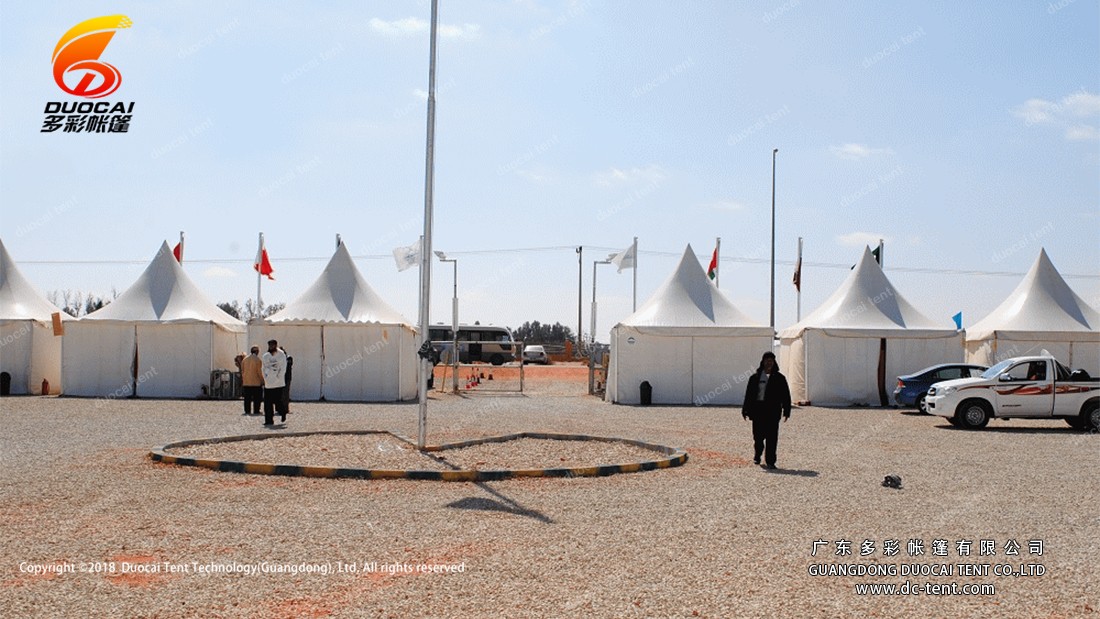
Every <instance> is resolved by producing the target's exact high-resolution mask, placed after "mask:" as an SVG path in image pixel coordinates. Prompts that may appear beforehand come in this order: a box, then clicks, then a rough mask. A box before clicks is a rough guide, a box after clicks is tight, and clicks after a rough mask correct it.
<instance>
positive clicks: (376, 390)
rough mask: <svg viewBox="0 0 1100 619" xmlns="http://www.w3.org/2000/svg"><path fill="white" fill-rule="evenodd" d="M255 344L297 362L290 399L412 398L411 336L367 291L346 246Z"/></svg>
mask: <svg viewBox="0 0 1100 619" xmlns="http://www.w3.org/2000/svg"><path fill="white" fill-rule="evenodd" d="M249 339H250V340H251V342H252V344H253V345H258V346H260V349H261V350H266V349H267V346H266V342H267V340H270V339H275V340H278V341H279V345H280V346H282V347H283V348H285V349H286V351H287V353H288V354H289V355H290V356H292V357H293V358H294V369H293V374H292V380H291V384H290V389H291V398H293V399H295V400H321V399H324V400H336V401H356V402H393V401H398V400H411V399H414V398H415V397H416V386H417V385H416V375H417V356H416V350H417V338H416V330H415V329H414V328H413V327H412V326H411V325H410V324H409V322H408V321H407V320H405V318H404V317H403V316H402V315H401V314H400V313H399V312H398V311H397V310H395V309H393V308H392V307H390V305H389V304H387V303H386V302H385V301H384V300H383V299H382V297H380V296H378V293H376V292H375V291H374V289H373V288H371V286H370V284H368V283H367V280H366V279H364V278H363V275H362V273H360V272H359V269H358V268H356V266H355V263H354V262H353V261H352V259H351V255H350V254H349V253H348V250H347V247H345V246H344V244H343V243H341V244H340V245H339V247H337V248H336V253H334V254H333V256H332V259H331V260H329V263H328V265H327V266H326V267H325V270H324V271H323V272H322V273H321V276H320V277H318V278H317V280H316V281H315V282H313V284H312V285H311V286H310V287H309V288H308V289H307V290H306V291H305V292H304V293H302V295H301V296H299V297H298V298H297V299H295V300H294V301H292V302H290V303H288V304H287V306H286V307H285V308H283V309H282V310H281V311H279V312H278V313H276V314H274V315H273V316H270V317H269V318H267V319H266V320H265V321H264V322H263V323H253V324H252V325H250V327H249Z"/></svg>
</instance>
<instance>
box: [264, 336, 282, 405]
mask: <svg viewBox="0 0 1100 619" xmlns="http://www.w3.org/2000/svg"><path fill="white" fill-rule="evenodd" d="M263 363H264V425H265V426H270V425H274V423H275V408H276V407H278V409H279V412H280V413H282V416H283V419H282V420H283V421H286V409H285V408H283V389H284V388H285V386H286V353H284V352H283V351H281V350H279V342H277V341H275V340H268V342H267V352H265V353H264V356H263Z"/></svg>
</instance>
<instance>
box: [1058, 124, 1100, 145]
mask: <svg viewBox="0 0 1100 619" xmlns="http://www.w3.org/2000/svg"><path fill="white" fill-rule="evenodd" d="M1066 139H1067V140H1069V141H1071V142H1087V141H1089V140H1100V130H1097V129H1096V127H1093V126H1092V125H1074V126H1072V127H1069V128H1068V129H1066Z"/></svg>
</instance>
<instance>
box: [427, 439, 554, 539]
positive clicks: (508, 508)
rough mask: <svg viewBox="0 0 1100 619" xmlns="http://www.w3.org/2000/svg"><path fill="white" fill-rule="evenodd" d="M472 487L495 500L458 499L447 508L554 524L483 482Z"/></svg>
mask: <svg viewBox="0 0 1100 619" xmlns="http://www.w3.org/2000/svg"><path fill="white" fill-rule="evenodd" d="M421 453H423V454H424V455H425V456H427V457H429V458H431V459H432V460H435V461H436V462H438V463H439V464H442V465H443V466H445V467H447V468H449V469H451V470H453V471H460V470H462V469H461V468H460V467H458V466H456V465H454V464H452V463H450V462H447V461H446V460H445V459H443V458H440V457H439V456H437V455H435V454H434V453H432V452H430V451H425V452H421ZM474 485H475V486H477V487H478V488H481V489H482V490H484V491H485V492H486V493H488V494H491V495H492V496H494V497H495V498H496V499H497V500H493V499H485V498H477V497H467V498H465V499H459V500H457V501H454V502H453V503H448V504H447V507H450V508H453V509H474V510H481V511H490V512H505V513H509V514H515V515H517V516H525V517H527V518H534V519H535V520H538V521H539V522H541V523H543V524H554V521H553V519H551V518H550V517H549V516H547V515H545V514H543V513H542V512H539V511H536V510H533V509H528V508H526V507H524V506H523V505H520V504H519V502H518V501H515V500H514V499H510V498H508V497H506V496H504V495H503V494H501V493H500V492H497V491H496V490H494V489H492V488H490V487H489V485H488V484H487V483H485V482H483V481H479V482H474Z"/></svg>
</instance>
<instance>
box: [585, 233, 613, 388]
mask: <svg viewBox="0 0 1100 619" xmlns="http://www.w3.org/2000/svg"><path fill="white" fill-rule="evenodd" d="M614 255H615V254H611V256H608V257H607V260H593V261H592V333H591V337H592V345H591V346H589V347H588V395H593V394H595V393H596V385H595V378H596V363H597V361H596V266H597V265H600V264H611V258H612V257H614Z"/></svg>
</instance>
